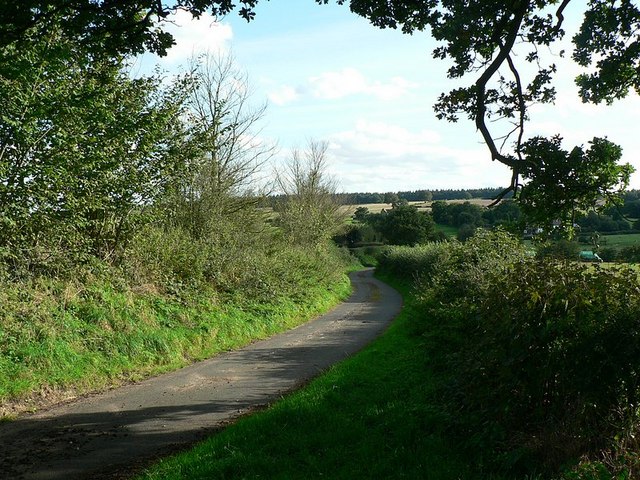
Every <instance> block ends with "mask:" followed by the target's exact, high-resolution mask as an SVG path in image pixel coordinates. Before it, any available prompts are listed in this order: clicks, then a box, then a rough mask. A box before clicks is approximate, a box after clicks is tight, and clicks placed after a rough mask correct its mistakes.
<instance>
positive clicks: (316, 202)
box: [276, 140, 346, 246]
mask: <svg viewBox="0 0 640 480" xmlns="http://www.w3.org/2000/svg"><path fill="white" fill-rule="evenodd" d="M328 147H329V144H328V143H327V142H324V141H316V140H309V142H308V144H307V148H306V149H305V150H304V151H300V150H297V149H296V150H293V151H292V152H291V158H290V160H289V162H288V163H287V164H286V165H285V167H284V169H282V170H280V171H279V172H277V175H276V183H277V187H278V189H279V190H280V191H281V193H282V194H283V195H284V199H283V200H282V201H281V202H279V203H278V204H277V206H276V212H277V213H278V217H277V221H276V223H277V225H278V226H279V227H280V228H281V229H282V231H283V232H284V234H285V235H286V236H287V237H288V238H289V240H290V241H291V242H293V243H296V244H301V245H314V246H315V245H319V244H321V243H323V242H324V241H326V240H327V239H329V238H331V236H332V235H333V233H334V232H335V231H336V230H337V229H338V227H339V226H340V225H341V224H342V223H343V222H344V218H345V216H346V215H345V213H344V211H343V210H342V209H341V206H342V205H341V203H340V200H339V197H338V195H337V194H336V190H337V187H336V182H335V180H334V179H333V178H332V177H331V176H330V175H329V174H328V173H327V156H326V153H327V148H328Z"/></svg>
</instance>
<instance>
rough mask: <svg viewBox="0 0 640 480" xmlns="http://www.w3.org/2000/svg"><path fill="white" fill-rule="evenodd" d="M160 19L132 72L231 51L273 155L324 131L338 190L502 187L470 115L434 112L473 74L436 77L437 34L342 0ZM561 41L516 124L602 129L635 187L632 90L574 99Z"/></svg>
mask: <svg viewBox="0 0 640 480" xmlns="http://www.w3.org/2000/svg"><path fill="white" fill-rule="evenodd" d="M580 9H581V2H577V3H575V2H572V3H571V4H569V7H568V9H567V10H566V11H565V17H566V18H567V20H566V22H565V26H566V30H567V31H568V35H567V38H570V37H571V31H572V28H577V26H578V24H579V16H580V14H581V12H580ZM167 30H168V31H170V32H171V33H172V34H173V35H174V37H175V39H176V45H175V46H174V47H173V48H172V49H171V50H170V51H169V54H168V55H167V56H166V57H164V58H159V57H155V56H153V55H151V54H145V57H144V58H141V59H139V61H138V63H137V68H138V69H139V71H141V72H146V71H150V69H151V66H152V65H156V64H157V65H159V66H160V68H162V69H163V70H164V71H166V72H169V73H172V72H178V71H180V70H181V68H183V67H184V65H185V64H186V63H187V61H188V59H189V57H191V56H193V55H194V54H198V53H202V52H204V51H211V52H223V53H224V54H231V55H233V57H234V58H235V61H236V63H237V65H238V66H239V67H240V68H241V69H243V70H244V71H245V72H246V74H247V76H248V79H249V83H250V86H251V90H252V92H253V94H252V101H254V102H255V104H256V105H258V104H261V103H264V102H265V101H266V102H267V103H268V107H267V111H266V115H265V117H264V119H263V121H262V123H261V124H260V129H261V130H260V136H261V138H262V139H263V140H264V142H265V143H274V142H275V143H277V145H278V147H279V148H278V154H277V155H276V158H275V159H274V161H275V162H276V164H282V163H283V162H286V159H287V158H288V157H289V156H290V152H291V150H292V149H294V148H298V149H301V150H303V149H304V148H305V145H306V144H307V143H308V141H310V140H316V141H326V142H328V145H329V148H328V152H327V160H328V170H329V173H330V174H331V175H332V176H333V177H334V178H335V179H336V181H337V184H338V186H339V187H338V188H339V190H340V191H343V192H389V191H405V190H422V189H428V190H435V189H450V188H451V189H458V188H482V187H503V186H506V185H508V183H509V181H510V178H511V175H510V171H509V170H508V169H507V168H506V167H504V166H503V165H501V164H499V163H498V162H492V161H491V159H490V155H489V151H488V149H487V147H486V146H485V145H484V144H483V142H482V138H481V136H480V134H479V133H478V132H476V129H475V126H474V124H473V123H472V122H471V121H470V120H468V119H466V118H462V119H460V121H459V122H457V123H449V122H446V121H442V120H438V119H437V118H436V117H435V114H434V111H433V105H434V104H435V103H436V101H437V98H438V96H439V95H440V93H442V92H447V91H449V90H451V89H452V88H455V87H456V86H462V85H466V84H470V83H472V82H473V80H474V79H473V78H468V79H466V80H465V81H464V82H462V83H460V82H459V81H453V80H449V79H447V77H446V70H447V68H448V67H449V66H450V63H449V62H448V61H446V60H444V61H443V60H436V59H433V58H432V56H431V51H432V50H433V48H435V47H436V46H437V43H436V42H435V41H434V40H433V39H431V38H430V36H429V34H428V33H416V34H414V35H404V34H402V33H401V32H399V31H396V30H381V29H378V28H376V27H374V26H372V25H370V24H369V23H368V21H367V20H366V19H363V18H361V17H359V16H357V15H355V14H353V13H351V12H350V11H349V9H348V7H347V6H340V5H335V4H329V5H317V4H316V3H315V1H314V0H295V1H294V0H289V1H284V0H272V1H270V2H266V1H264V0H262V1H261V2H259V5H258V7H257V9H256V17H255V19H254V20H253V21H252V22H250V23H247V22H246V21H245V20H243V19H242V18H240V17H239V16H238V15H237V14H236V13H232V14H230V15H228V16H227V17H224V18H221V19H214V18H212V17H210V16H208V15H205V16H203V17H201V19H200V20H198V21H195V20H193V19H191V16H190V14H187V13H185V12H179V13H178V15H177V16H176V17H174V18H173V24H171V25H168V26H167ZM562 48H565V49H567V50H569V49H570V46H569V44H568V43H567V44H566V45H560V46H558V47H557V48H555V49H554V50H553V51H550V52H549V55H550V56H551V55H554V56H553V58H554V61H556V62H557V63H558V65H559V66H558V74H557V77H556V82H555V85H556V87H557V90H558V97H557V100H556V103H555V105H537V106H534V107H533V108H532V109H531V112H530V113H531V122H529V124H528V125H527V127H526V128H527V131H526V134H527V135H528V136H533V135H537V134H541V135H554V134H560V135H561V136H562V137H563V138H564V143H563V146H564V148H565V149H567V150H570V149H571V148H573V146H575V145H584V146H585V147H588V142H589V141H590V140H591V139H592V138H593V137H594V136H598V137H604V136H606V137H607V138H608V139H609V140H611V141H613V142H615V143H617V144H619V145H621V146H622V148H623V159H622V160H623V162H628V163H631V164H632V165H634V166H635V168H636V169H637V170H638V171H639V172H638V173H635V174H634V175H633V176H632V179H631V187H632V188H640V128H638V126H639V125H640V98H639V97H638V96H637V95H635V94H634V95H632V96H630V97H628V98H627V99H625V100H623V101H619V102H617V103H615V104H614V105H612V106H594V105H586V104H583V103H581V101H580V99H579V98H578V95H577V88H576V87H575V85H574V83H573V78H574V77H575V75H576V74H577V73H579V72H580V70H579V68H578V67H577V66H576V65H575V64H573V63H572V62H571V61H570V59H561V58H559V57H557V56H556V54H557V52H558V51H559V50H561V49H562ZM549 58H551V57H549ZM491 128H494V127H491Z"/></svg>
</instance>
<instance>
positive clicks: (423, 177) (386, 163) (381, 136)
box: [329, 120, 510, 192]
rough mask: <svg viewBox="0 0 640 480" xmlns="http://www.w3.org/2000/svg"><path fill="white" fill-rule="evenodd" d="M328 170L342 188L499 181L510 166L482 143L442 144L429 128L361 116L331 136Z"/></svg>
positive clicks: (481, 184) (378, 188) (475, 184)
mask: <svg viewBox="0 0 640 480" xmlns="http://www.w3.org/2000/svg"><path fill="white" fill-rule="evenodd" d="M329 141H330V147H329V154H330V155H331V159H332V173H333V174H334V175H336V176H337V177H338V178H340V180H341V184H342V188H343V189H344V190H345V191H352V192H353V191H378V192H384V191H396V190H412V189H423V188H474V187H486V186H501V185H506V184H508V182H509V180H510V173H509V170H508V169H507V168H506V167H504V166H503V165H501V164H499V163H497V162H491V161H490V160H489V154H488V152H487V150H486V149H484V148H483V147H482V146H477V147H473V148H464V147H460V148H457V147H455V146H445V145H444V143H443V142H442V139H441V137H440V135H439V134H438V133H437V132H434V131H430V130H422V131H416V132H413V131H409V130H407V129H405V128H402V127H399V126H396V125H389V124H384V123H379V122H378V123H376V122H368V121H365V120H360V121H358V122H357V123H356V125H355V126H354V128H353V129H352V130H348V131H343V132H339V133H336V134H334V135H332V136H331V137H330V138H329Z"/></svg>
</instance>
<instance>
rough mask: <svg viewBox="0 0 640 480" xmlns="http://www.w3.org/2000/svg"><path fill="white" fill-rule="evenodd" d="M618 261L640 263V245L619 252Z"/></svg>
mask: <svg viewBox="0 0 640 480" xmlns="http://www.w3.org/2000/svg"><path fill="white" fill-rule="evenodd" d="M618 259H620V260H622V261H624V262H631V263H640V245H630V246H628V247H624V248H622V249H621V250H620V251H619V252H618Z"/></svg>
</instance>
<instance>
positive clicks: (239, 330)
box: [0, 248, 350, 416]
mask: <svg viewBox="0 0 640 480" xmlns="http://www.w3.org/2000/svg"><path fill="white" fill-rule="evenodd" d="M244 258H248V257H247V256H246V255H245V257H244ZM265 259H268V260H265ZM253 260H255V259H253ZM294 260H295V262H296V263H297V267H295V268H294V267H293V266H292V265H293V264H294ZM263 269H264V270H263ZM345 269H346V264H345V263H344V262H343V258H341V257H340V255H339V254H337V253H336V252H335V251H333V250H327V251H323V252H314V251H311V250H301V249H295V248H290V249H289V251H288V252H287V253H278V254H277V255H271V256H269V257H267V256H265V257H264V258H263V263H262V264H261V265H260V268H258V267H256V266H254V270H255V272H253V273H252V276H251V277H250V278H244V279H242V281H243V282H244V284H243V285H240V286H236V287H235V288H233V289H231V290H227V291H225V290H223V289H221V288H220V287H217V288H216V287H214V285H213V284H211V283H209V282H199V283H197V284H193V285H187V284H180V283H179V282H176V281H175V279H173V280H171V281H165V282H164V283H160V282H156V283H140V282H138V283H132V282H131V277H132V276H131V275H130V274H129V273H128V272H118V271H116V270H106V271H103V272H102V273H101V274H100V275H87V276H85V277H84V278H74V279H69V278H67V279H52V278H47V277H39V278H31V279H28V280H27V279H25V280H20V281H18V280H7V279H5V280H0V284H1V285H0V287H1V288H0V416H11V415H14V414H16V413H19V412H22V411H29V410H33V409H36V408H38V407H40V406H43V405H46V404H49V403H52V402H55V401H59V400H62V399H65V398H69V397H72V396H75V395H77V394H80V393H85V392H89V391H95V390H100V389H103V388H108V387H111V386H113V385H118V384H122V383H123V382H127V381H130V380H137V379H141V378H143V377H146V376H149V375H153V374H157V373H160V372H163V371H168V370H172V369H176V368H179V367H182V366H184V365H187V364H189V363H191V362H193V361H195V360H199V359H203V358H207V357H210V356H212V355H215V354H216V353H218V352H221V351H226V350H230V349H234V348H238V347H240V346H242V345H246V344H247V343H250V342H252V341H255V340H257V339H262V338H265V337H268V336H270V335H273V334H275V333H277V332H281V331H283V330H286V329H289V328H291V327H293V326H295V325H298V324H300V323H302V322H304V321H306V320H308V319H309V318H311V317H312V316H314V315H315V314H317V313H319V312H323V311H326V310H327V309H329V308H330V307H331V306H333V305H335V304H336V303H338V302H339V301H340V300H342V299H344V298H345V297H346V296H347V295H348V294H349V292H350V286H349V281H348V279H347V277H346V275H344V274H343V273H342V272H344V271H345ZM281 270H286V271H287V272H288V273H286V274H285V273H282V272H281ZM267 272H272V273H270V274H269V273H267ZM123 273H126V275H125V274H123ZM227 277H230V275H229V274H227ZM247 284H249V285H247Z"/></svg>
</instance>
